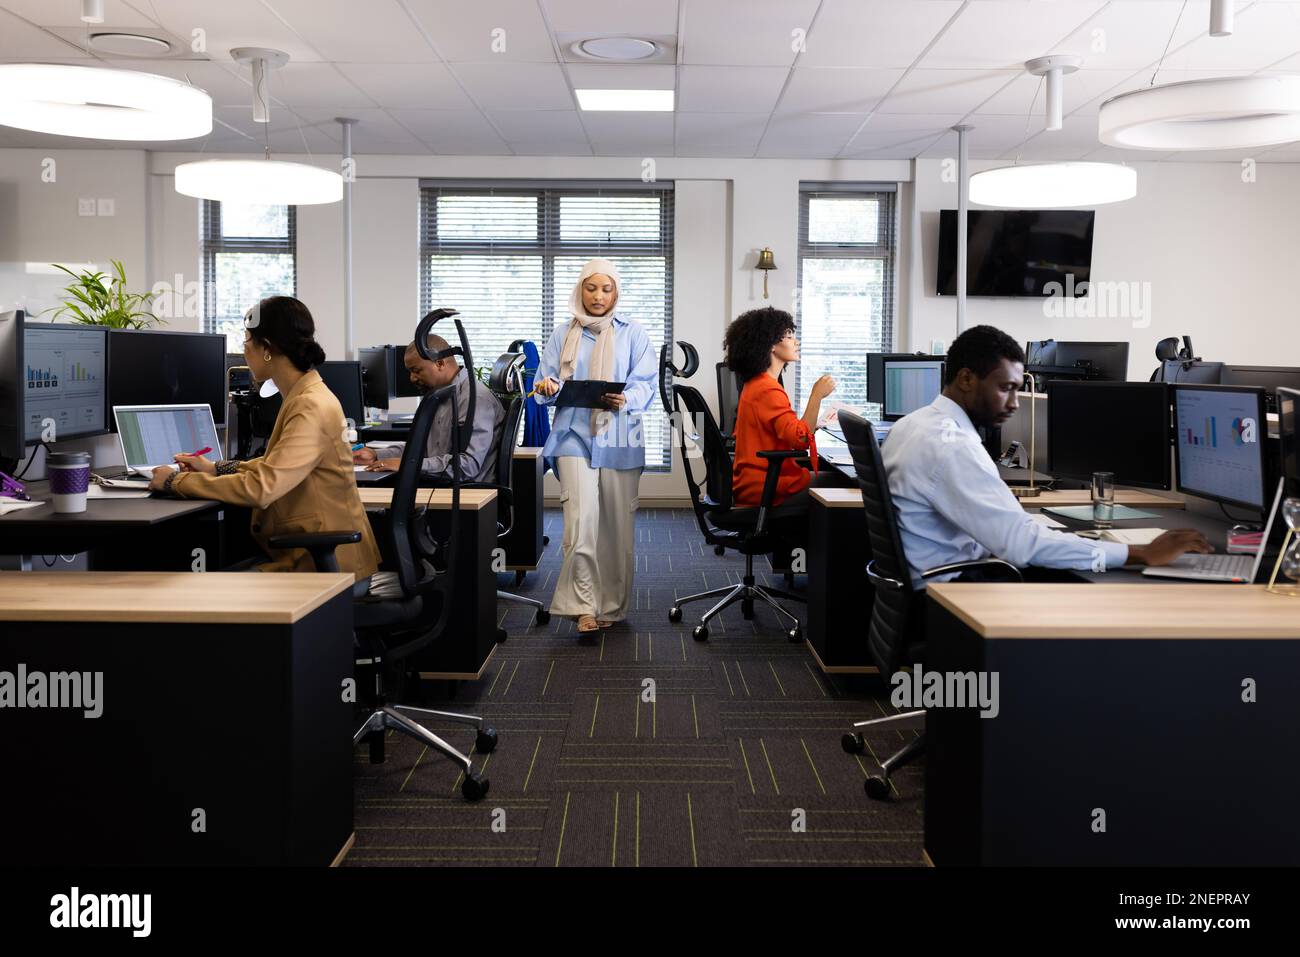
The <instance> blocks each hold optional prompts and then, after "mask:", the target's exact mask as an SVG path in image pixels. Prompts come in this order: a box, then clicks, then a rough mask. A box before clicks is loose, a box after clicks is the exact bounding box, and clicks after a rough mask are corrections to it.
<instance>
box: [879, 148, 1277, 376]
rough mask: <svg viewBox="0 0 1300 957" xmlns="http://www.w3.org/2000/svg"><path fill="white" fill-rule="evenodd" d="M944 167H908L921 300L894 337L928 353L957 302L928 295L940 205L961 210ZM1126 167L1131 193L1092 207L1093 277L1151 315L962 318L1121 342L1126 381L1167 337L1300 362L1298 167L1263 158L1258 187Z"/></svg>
mask: <svg viewBox="0 0 1300 957" xmlns="http://www.w3.org/2000/svg"><path fill="white" fill-rule="evenodd" d="M941 163H942V161H941V160H919V161H917V168H916V177H915V183H914V186H915V190H916V195H917V203H918V207H919V212H920V219H921V247H922V263H923V268H922V270H921V274H920V277H919V286H918V289H919V291H920V293H921V295H919V296H918V297H917V298H916V300H915V305H914V308H913V311H912V321H911V324H910V327H909V328H908V329H907V330H906V334H907V335H908V336H909V338H910V343H909V342H907V341H904V340H902V339H900V343H899V344H900V345H902V346H907V345H909V344H910V346H911V347H912V348H916V349H928V348H929V342H930V340H931V339H936V338H937V339H943V340H944V341H945V342H951V341H952V339H953V336H954V334H955V328H956V315H957V307H956V302H955V300H954V299H952V298H951V297H942V298H941V297H939V296H937V295H935V292H934V290H935V269H936V254H937V251H938V244H939V237H938V228H939V227H938V222H939V220H938V217H939V210H940V209H943V208H947V209H955V208H956V206H957V184H956V183H945V182H943V179H942V176H941V172H942V167H941ZM990 165H993V164H987V163H972V164H971V168H972V170H973V171H977V170H980V169H985V168H988V166H990ZM1134 166H1135V167H1136V169H1137V172H1138V194H1137V197H1136V198H1134V199H1132V200H1129V201H1128V202H1124V203H1114V204H1110V205H1105V206H1099V207H1097V218H1096V225H1095V231H1094V235H1093V260H1092V276H1093V279H1094V281H1098V280H1099V281H1111V282H1123V283H1136V284H1138V286H1137V288H1138V289H1139V290H1140V291H1148V292H1149V299H1150V311H1149V317H1144V316H1142V315H1141V312H1142V310H1137V309H1130V310H1129V313H1130V315H1129V316H1127V317H1118V318H1082V317H1080V316H1077V315H1076V316H1074V317H1060V318H1056V317H1048V316H1047V315H1045V314H1044V308H1045V307H1044V303H1043V302H1041V301H1038V300H1027V299H970V300H968V301H967V307H966V320H967V325H976V324H979V323H989V324H992V325H995V326H998V327H999V328H1001V329H1003V330H1005V331H1006V332H1007V333H1009V334H1010V335H1012V336H1013V337H1014V338H1016V339H1018V340H1019V341H1020V342H1022V343H1023V342H1026V341H1028V340H1031V339H1067V340H1068V339H1082V340H1088V339H1102V340H1128V341H1129V342H1130V343H1131V345H1130V347H1129V377H1130V378H1131V379H1141V380H1144V379H1146V378H1147V376H1149V375H1150V374H1151V370H1152V369H1154V368H1155V367H1156V360H1155V355H1154V350H1155V344H1156V342H1158V341H1159V340H1160V339H1163V338H1166V337H1168V336H1182V335H1190V336H1191V337H1192V342H1193V345H1195V347H1196V351H1197V354H1199V355H1201V356H1204V357H1205V358H1206V359H1213V360H1217V361H1228V362H1236V363H1242V364H1246V365H1292V366H1300V336H1298V335H1297V330H1300V306H1297V302H1296V297H1295V293H1294V289H1293V284H1292V281H1291V280H1292V276H1293V274H1294V271H1295V269H1296V263H1297V262H1298V261H1300V230H1297V229H1296V225H1295V217H1296V214H1297V212H1300V165H1297V164H1259V165H1258V166H1257V167H1256V175H1257V178H1256V180H1255V181H1254V182H1243V181H1242V168H1241V166H1240V165H1238V164H1235V163H1176V162H1163V163H1137V164H1134ZM1144 299H1145V296H1144ZM1145 322H1149V325H1144V323H1145Z"/></svg>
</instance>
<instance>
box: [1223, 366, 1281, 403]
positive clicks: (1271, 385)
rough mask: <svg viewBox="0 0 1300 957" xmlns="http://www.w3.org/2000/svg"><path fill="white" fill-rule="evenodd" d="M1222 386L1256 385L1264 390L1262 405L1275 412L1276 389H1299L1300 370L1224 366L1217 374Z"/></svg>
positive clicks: (1276, 367) (1272, 367)
mask: <svg viewBox="0 0 1300 957" xmlns="http://www.w3.org/2000/svg"><path fill="white" fill-rule="evenodd" d="M1219 382H1220V383H1222V384H1223V385H1257V386H1259V387H1260V388H1261V389H1263V390H1264V405H1265V407H1266V409H1267V410H1268V411H1269V412H1277V390H1278V389H1284V388H1285V389H1300V368H1296V367H1295V366H1238V365H1231V364H1226V363H1225V364H1224V366H1223V371H1222V372H1221V373H1220V374H1219Z"/></svg>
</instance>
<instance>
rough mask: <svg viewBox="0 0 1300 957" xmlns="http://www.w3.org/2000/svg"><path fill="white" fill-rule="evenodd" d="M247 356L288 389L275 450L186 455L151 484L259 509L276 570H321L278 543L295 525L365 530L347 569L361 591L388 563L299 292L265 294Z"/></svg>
mask: <svg viewBox="0 0 1300 957" xmlns="http://www.w3.org/2000/svg"><path fill="white" fill-rule="evenodd" d="M244 325H245V332H244V358H245V360H246V361H247V362H248V365H249V368H250V369H251V370H252V373H253V378H254V379H255V380H256V381H257V382H264V381H266V380H267V379H271V380H272V381H274V382H275V384H276V387H277V388H278V389H279V390H280V395H281V396H283V404H282V405H281V407H280V414H279V415H278V416H277V417H276V420H275V428H274V429H273V430H272V432H271V438H270V439H269V440H268V441H267V443H266V453H265V454H264V455H261V456H259V457H257V458H255V459H248V460H246V461H243V462H239V461H233V460H232V461H223V462H214V461H211V460H210V459H205V458H203V457H202V456H195V455H177V456H176V461H177V462H178V463H179V464H180V471H176V470H173V469H171V468H169V467H167V466H163V467H160V468H157V469H154V473H153V480H152V481H151V482H150V483H149V487H150V488H152V489H156V490H159V491H166V492H171V493H172V494H173V495H177V496H179V497H181V498H207V499H215V500H217V501H219V502H229V503H230V504H232V505H246V506H251V507H252V509H253V520H252V532H253V538H254V540H255V541H256V542H257V544H258V545H260V546H261V547H262V550H263V551H265V552H266V553H267V554H268V555H269V556H270V561H267V562H265V563H263V564H260V565H258V566H256V568H257V570H258V571H267V572H310V571H314V570H315V566H314V565H313V564H312V560H311V556H310V555H309V554H308V553H307V551H306V550H305V549H301V548H295V549H272V548H270V547H269V546H268V545H267V540H268V539H270V538H271V537H272V536H275V535H286V534H291V533H295V532H299V533H301V532H329V531H351V530H356V531H359V532H361V541H360V542H358V543H356V544H353V545H343V546H341V547H339V548H338V550H337V552H336V555H337V556H338V563H339V568H340V570H343V571H349V572H352V574H353V575H355V576H356V580H357V583H358V591H360V590H361V587H362V585H363V583H364V582H365V580H366V579H368V578H369V577H370V576H371V575H373V574H374V573H375V571H376V570H377V569H378V567H379V548H378V546H377V545H376V544H375V536H374V533H373V532H372V531H371V530H370V522H369V520H368V519H367V518H366V512H365V508H364V506H362V504H361V496H360V495H359V494H358V493H357V483H356V478H355V474H354V469H353V465H352V453H351V445H350V443H349V441H348V437H347V423H346V421H345V419H344V417H343V407H342V406H340V405H339V400H338V399H336V398H335V397H334V393H332V392H330V390H329V389H328V388H327V387H326V385H325V383H324V382H323V381H322V380H321V377H320V373H318V372H317V371H316V370H315V369H314V366H316V365H317V364H319V363H321V362H323V361H325V352H324V350H322V349H321V347H320V345H319V344H317V342H316V339H315V333H316V324H315V323H314V322H313V321H312V317H311V313H310V312H309V311H308V310H307V307H306V306H305V305H303V304H302V303H301V302H299V301H298V300H297V299H293V298H290V297H289V296H271V297H270V298H268V299H263V300H262V301H261V302H260V303H258V305H257V306H256V307H255V308H253V309H252V310H250V311H249V313H248V315H247V316H246V317H245V318H244Z"/></svg>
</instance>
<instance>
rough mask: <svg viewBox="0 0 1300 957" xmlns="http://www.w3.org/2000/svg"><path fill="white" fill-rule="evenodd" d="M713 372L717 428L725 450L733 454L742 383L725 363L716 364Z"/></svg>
mask: <svg viewBox="0 0 1300 957" xmlns="http://www.w3.org/2000/svg"><path fill="white" fill-rule="evenodd" d="M713 371H714V374H715V375H716V376H717V379H718V427H719V429H720V430H721V432H722V435H723V437H724V438H725V439H726V440H727V448H728V449H729V450H731V451H733V452H734V451H735V449H736V435H735V432H736V414H737V413H738V412H739V411H740V390H741V388H743V386H744V383H742V382H741V381H740V377H739V376H738V375H736V373H734V372H732V371H731V369H730V368H729V367H728V366H727V364H726V363H725V362H719V363H717V365H716V366H714V370H713ZM783 384H784V383H783Z"/></svg>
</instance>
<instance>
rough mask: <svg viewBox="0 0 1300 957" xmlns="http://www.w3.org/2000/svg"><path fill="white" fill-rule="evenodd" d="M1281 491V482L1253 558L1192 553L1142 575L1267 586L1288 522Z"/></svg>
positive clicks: (1149, 569)
mask: <svg viewBox="0 0 1300 957" xmlns="http://www.w3.org/2000/svg"><path fill="white" fill-rule="evenodd" d="M1282 489H1283V483H1282V481H1281V480H1279V481H1278V483H1277V494H1275V495H1274V496H1273V507H1272V508H1271V509H1270V510H1269V513H1268V523H1267V524H1266V525H1265V526H1264V537H1263V538H1262V539H1260V545H1259V551H1258V552H1256V553H1255V554H1254V555H1235V554H1234V555H1228V554H1224V553H1216V554H1214V555H1193V554H1190V553H1189V554H1186V555H1179V556H1178V557H1177V558H1175V559H1174V560H1173V561H1172V562H1170V563H1169V564H1168V565H1149V566H1147V567H1146V568H1144V569H1142V574H1143V575H1147V576H1150V577H1151V578H1183V579H1187V580H1188V581H1201V582H1232V583H1233V584H1243V583H1247V584H1248V583H1250V582H1254V583H1255V584H1262V583H1266V582H1267V581H1268V576H1269V574H1270V573H1271V572H1272V570H1273V563H1274V562H1275V561H1277V553H1278V550H1279V549H1280V548H1281V547H1282V539H1283V538H1284V537H1285V535H1286V522H1285V521H1283V519H1282V497H1283V496H1282Z"/></svg>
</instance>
